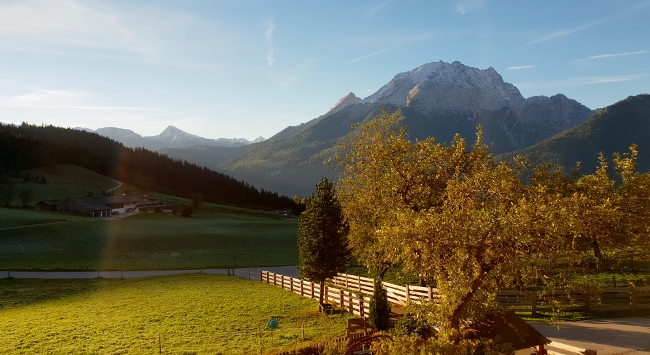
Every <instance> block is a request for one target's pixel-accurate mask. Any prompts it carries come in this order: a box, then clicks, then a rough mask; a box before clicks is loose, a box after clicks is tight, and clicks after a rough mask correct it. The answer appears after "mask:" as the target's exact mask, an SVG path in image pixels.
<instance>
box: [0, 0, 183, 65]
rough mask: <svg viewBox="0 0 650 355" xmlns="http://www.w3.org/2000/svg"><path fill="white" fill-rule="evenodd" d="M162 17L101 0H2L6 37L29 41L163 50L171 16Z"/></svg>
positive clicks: (0, 28)
mask: <svg viewBox="0 0 650 355" xmlns="http://www.w3.org/2000/svg"><path fill="white" fill-rule="evenodd" d="M160 20H161V21H160V22H159V21H158V20H157V19H155V18H154V17H153V16H147V17H143V16H140V15H138V14H133V13H128V12H122V11H119V10H118V9H117V8H115V7H111V6H107V5H105V4H103V3H99V2H95V1H76V0H26V1H18V2H16V1H12V2H4V3H2V4H0V24H2V25H0V39H1V40H4V41H9V42H13V43H18V44H20V45H22V46H23V47H34V46H36V47H44V48H50V49H51V48H53V47H55V46H59V47H60V46H63V47H67V48H68V49H70V48H79V47H83V48H95V49H103V50H113V51H115V50H117V51H122V52H129V53H136V54H150V53H152V52H155V51H157V50H159V46H160V45H161V39H160V38H159V37H158V30H159V29H161V28H165V27H166V26H165V25H164V23H165V21H166V20H171V19H170V18H164V19H160ZM170 22H173V21H170Z"/></svg>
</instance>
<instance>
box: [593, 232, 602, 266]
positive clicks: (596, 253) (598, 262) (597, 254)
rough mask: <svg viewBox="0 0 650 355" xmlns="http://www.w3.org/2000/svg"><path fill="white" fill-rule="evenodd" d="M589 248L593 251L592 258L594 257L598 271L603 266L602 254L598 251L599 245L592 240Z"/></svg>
mask: <svg viewBox="0 0 650 355" xmlns="http://www.w3.org/2000/svg"><path fill="white" fill-rule="evenodd" d="M591 246H592V247H593V249H594V256H595V257H596V270H600V267H601V265H603V266H604V260H603V253H602V252H601V250H600V245H598V241H597V240H596V239H594V240H592V242H591Z"/></svg>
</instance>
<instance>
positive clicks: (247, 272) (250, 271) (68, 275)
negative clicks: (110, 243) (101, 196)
mask: <svg viewBox="0 0 650 355" xmlns="http://www.w3.org/2000/svg"><path fill="white" fill-rule="evenodd" d="M260 270H267V271H271V272H275V273H278V274H283V275H287V276H292V277H298V271H297V270H296V267H295V266H275V267H253V268H236V269H235V276H238V277H241V278H246V279H247V278H250V279H251V280H257V281H259V279H260ZM231 272H232V269H194V270H146V271H0V279H6V278H9V277H12V278H15V279H94V278H98V277H101V278H105V279H120V278H124V279H133V278H142V277H152V276H166V275H179V274H213V275H228V274H229V273H231Z"/></svg>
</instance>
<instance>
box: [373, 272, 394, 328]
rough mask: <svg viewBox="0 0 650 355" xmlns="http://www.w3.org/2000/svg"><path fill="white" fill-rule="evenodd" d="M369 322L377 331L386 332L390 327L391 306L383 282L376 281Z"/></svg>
mask: <svg viewBox="0 0 650 355" xmlns="http://www.w3.org/2000/svg"><path fill="white" fill-rule="evenodd" d="M368 321H370V324H371V325H372V326H373V327H375V329H377V330H386V329H388V326H389V325H390V304H389V303H388V296H387V294H386V290H385V289H384V287H383V285H382V283H381V280H380V279H378V278H377V279H375V291H374V293H373V295H372V300H371V301H370V315H369V316H368Z"/></svg>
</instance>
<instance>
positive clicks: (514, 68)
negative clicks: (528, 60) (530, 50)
mask: <svg viewBox="0 0 650 355" xmlns="http://www.w3.org/2000/svg"><path fill="white" fill-rule="evenodd" d="M532 68H535V66H534V65H521V66H518V67H508V69H507V70H522V69H532Z"/></svg>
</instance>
